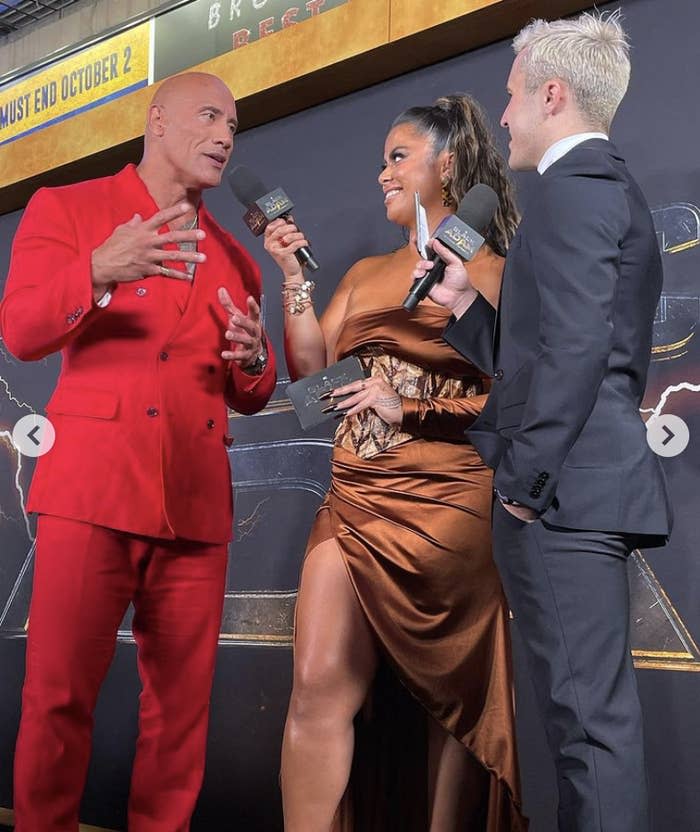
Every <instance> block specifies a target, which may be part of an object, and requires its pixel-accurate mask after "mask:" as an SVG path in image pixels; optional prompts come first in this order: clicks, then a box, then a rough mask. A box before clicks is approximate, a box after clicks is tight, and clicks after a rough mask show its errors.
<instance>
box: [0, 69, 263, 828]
mask: <svg viewBox="0 0 700 832" xmlns="http://www.w3.org/2000/svg"><path fill="white" fill-rule="evenodd" d="M235 129H236V107H235V103H234V100H233V97H232V95H231V93H230V91H229V90H228V88H227V87H226V86H225V84H223V83H222V82H221V81H220V80H219V79H218V78H215V77H214V76H211V75H205V74H202V73H188V74H185V75H181V76H177V77H175V78H171V79H169V80H168V81H166V82H165V83H164V84H163V85H161V87H160V88H159V90H158V91H157V93H156V95H155V97H154V99H153V101H152V103H151V106H150V108H149V112H148V120H147V125H146V135H145V152H144V156H143V159H142V161H141V163H140V164H139V165H138V167H135V166H133V165H129V166H127V167H126V168H125V169H124V170H122V171H121V172H120V173H118V174H117V175H116V176H110V177H105V178H103V179H97V180H93V181H89V182H82V183H79V184H76V185H72V186H69V187H64V188H55V189H42V190H40V191H38V192H37V193H36V194H35V195H34V197H33V198H32V200H31V201H30V203H29V205H28V206H27V209H26V211H25V212H24V215H23V218H22V222H21V224H20V227H19V229H18V231H17V236H16V238H15V241H14V245H13V250H12V260H11V264H10V273H9V276H8V279H7V285H6V290H5V296H4V299H3V301H2V304H1V305H0V326H1V327H2V335H3V338H4V341H5V344H6V346H7V348H8V349H9V350H10V351H11V352H12V353H14V354H15V355H16V356H17V357H18V358H21V359H23V360H27V361H31V360H38V359H41V358H43V357H44V356H47V355H49V354H50V353H53V352H56V351H59V350H60V351H61V353H62V357H63V366H62V371H61V376H60V379H59V382H58V385H57V387H56V390H55V392H54V394H53V396H52V398H51V400H50V402H49V404H48V405H47V407H46V411H47V414H48V415H49V417H50V419H51V420H52V422H53V425H54V428H55V431H56V440H55V444H54V446H53V448H52V449H51V450H50V451H49V452H48V453H47V454H46V455H45V456H43V457H41V458H40V459H39V461H38V463H37V468H36V472H35V475H34V479H33V482H32V487H31V492H30V496H29V504H28V507H29V510H30V511H33V512H36V513H37V515H38V521H37V539H36V561H35V568H34V589H33V595H32V603H31V609H30V616H29V632H28V642H27V662H26V666H27V670H26V678H25V684H24V691H23V706H22V719H21V724H20V730H19V737H18V740H17V749H16V754H15V816H16V823H17V826H16V829H17V832H69V830H70V832H75V830H76V829H77V826H78V809H79V804H80V797H81V793H82V790H83V788H84V783H85V777H86V772H87V765H88V760H89V756H90V737H91V729H92V713H93V710H94V707H95V702H96V699H97V695H98V691H99V688H100V685H101V683H102V680H103V678H104V676H105V674H106V672H107V669H108V666H109V664H110V661H111V658H112V655H113V653H114V645H115V640H116V634H117V630H118V627H119V624H120V622H121V620H122V617H123V615H124V613H125V611H126V608H127V606H128V604H129V603H130V602H133V605H134V619H133V634H134V639H135V641H136V644H137V645H138V668H139V674H140V676H141V681H142V684H143V692H142V694H141V699H140V712H139V736H138V742H137V747H136V757H135V762H134V770H133V775H132V785H131V792H130V798H129V830H130V832H184V831H185V830H187V829H189V820H190V816H191V814H192V811H193V808H194V804H195V801H196V798H197V794H198V792H199V789H200V785H201V781H202V775H203V770H204V756H205V740H206V729H207V719H208V706H209V695H210V689H211V681H212V675H213V670H214V660H215V656H216V646H217V639H218V633H219V628H220V622H221V609H222V603H223V594H224V582H225V575H226V562H227V544H228V541H229V539H230V536H231V528H232V500H231V474H230V470H229V465H228V458H227V454H226V448H227V446H228V444H230V440H229V438H228V436H227V413H226V404H227V403H228V404H229V405H230V406H231V407H233V408H235V409H236V410H237V411H239V412H242V413H255V412H256V411H258V410H260V409H261V408H262V407H264V406H265V404H266V403H267V401H268V399H269V397H270V395H271V393H272V391H273V389H274V386H275V379H276V376H275V368H274V360H273V356H272V354H271V352H269V351H268V349H267V347H266V342H265V337H264V334H263V332H262V328H261V324H260V309H259V306H258V304H259V298H260V290H261V282H260V273H259V270H258V268H257V266H256V264H255V263H254V262H253V260H252V259H251V257H250V256H249V255H248V253H247V252H246V251H245V249H244V248H243V247H242V246H241V245H240V244H239V243H238V242H237V241H236V240H234V239H233V237H232V236H231V235H230V234H228V233H227V232H226V231H224V230H223V229H222V228H221V227H220V226H219V225H218V224H217V223H216V222H215V221H214V219H213V218H212V217H211V215H210V214H209V213H208V212H207V210H206V208H205V207H204V204H203V203H202V201H201V193H202V191H203V190H204V189H205V188H211V187H215V186H217V185H218V184H219V183H220V180H221V176H222V173H223V170H224V167H225V166H226V163H227V162H228V159H229V156H230V153H231V150H232V147H233V136H234V132H235Z"/></svg>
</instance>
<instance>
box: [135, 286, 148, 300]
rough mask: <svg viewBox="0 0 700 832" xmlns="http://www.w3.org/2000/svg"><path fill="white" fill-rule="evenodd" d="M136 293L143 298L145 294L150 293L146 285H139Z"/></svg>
mask: <svg viewBox="0 0 700 832" xmlns="http://www.w3.org/2000/svg"><path fill="white" fill-rule="evenodd" d="M136 294H137V295H138V296H139V297H140V298H142V297H144V295H147V294H148V289H146V287H145V286H139V287H138V289H137V290H136Z"/></svg>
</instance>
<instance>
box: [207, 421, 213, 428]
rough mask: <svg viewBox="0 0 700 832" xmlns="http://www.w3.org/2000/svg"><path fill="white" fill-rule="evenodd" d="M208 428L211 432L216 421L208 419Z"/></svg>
mask: <svg viewBox="0 0 700 832" xmlns="http://www.w3.org/2000/svg"><path fill="white" fill-rule="evenodd" d="M207 427H208V428H209V430H211V429H212V428H213V427H214V420H213V419H208V420H207Z"/></svg>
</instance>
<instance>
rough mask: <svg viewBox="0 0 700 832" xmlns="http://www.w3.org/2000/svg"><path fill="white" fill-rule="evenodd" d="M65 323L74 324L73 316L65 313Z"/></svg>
mask: <svg viewBox="0 0 700 832" xmlns="http://www.w3.org/2000/svg"><path fill="white" fill-rule="evenodd" d="M66 323H67V324H74V323H75V316H74V315H66Z"/></svg>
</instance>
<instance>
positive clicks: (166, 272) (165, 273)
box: [158, 266, 170, 277]
mask: <svg viewBox="0 0 700 832" xmlns="http://www.w3.org/2000/svg"><path fill="white" fill-rule="evenodd" d="M158 272H159V274H162V275H163V277H169V276H170V269H166V268H165V266H158Z"/></svg>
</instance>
